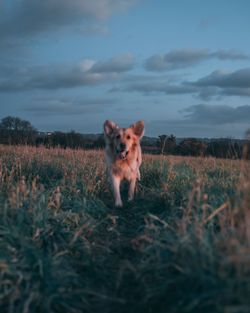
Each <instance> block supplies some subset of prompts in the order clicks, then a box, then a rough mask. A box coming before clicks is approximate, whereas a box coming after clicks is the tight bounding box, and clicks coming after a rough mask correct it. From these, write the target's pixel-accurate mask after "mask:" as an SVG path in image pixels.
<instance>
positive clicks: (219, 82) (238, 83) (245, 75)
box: [193, 68, 250, 88]
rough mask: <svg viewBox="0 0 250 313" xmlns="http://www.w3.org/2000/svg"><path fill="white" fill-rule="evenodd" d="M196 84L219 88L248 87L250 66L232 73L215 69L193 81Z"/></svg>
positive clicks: (249, 86) (249, 84) (249, 83)
mask: <svg viewBox="0 0 250 313" xmlns="http://www.w3.org/2000/svg"><path fill="white" fill-rule="evenodd" d="M193 85H196V86H205V87H206V86H216V87H220V88H227V87H229V88H250V68H243V69H240V70H237V71H235V72H232V73H225V72H223V71H215V72H212V73H211V74H210V75H208V76H205V77H203V78H201V79H199V80H197V81H196V82H194V83H193Z"/></svg>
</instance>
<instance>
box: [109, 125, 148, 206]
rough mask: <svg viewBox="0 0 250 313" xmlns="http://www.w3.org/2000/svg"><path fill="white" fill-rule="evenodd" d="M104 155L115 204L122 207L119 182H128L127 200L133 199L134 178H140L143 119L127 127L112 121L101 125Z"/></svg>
mask: <svg viewBox="0 0 250 313" xmlns="http://www.w3.org/2000/svg"><path fill="white" fill-rule="evenodd" d="M103 129H104V139H105V144H106V147H105V157H106V161H107V164H108V170H109V175H110V180H111V184H112V188H113V193H114V199H115V206H116V207H122V205H123V204H122V200H121V194H120V184H121V181H122V180H127V181H128V182H129V190H128V201H132V200H133V199H134V192H135V185H136V180H137V179H138V180H140V166H141V163H142V152H141V146H140V140H141V138H142V137H143V135H144V121H138V122H136V123H135V124H133V125H131V126H130V127H128V128H120V127H119V126H118V125H117V124H115V123H114V122H112V121H109V120H107V121H105V123H104V125H103Z"/></svg>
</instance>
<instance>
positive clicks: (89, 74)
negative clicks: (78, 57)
mask: <svg viewBox="0 0 250 313" xmlns="http://www.w3.org/2000/svg"><path fill="white" fill-rule="evenodd" d="M132 68H133V57H132V55H130V54H127V55H122V56H118V57H116V58H113V59H110V60H107V61H100V62H98V61H95V60H91V59H85V60H82V61H81V62H79V63H78V64H75V65H57V66H56V65H55V66H37V67H24V68H16V67H12V66H2V71H0V72H1V76H0V92H11V91H13V92H14V91H27V90H34V89H43V90H46V89H47V90H56V89H60V88H75V87H83V86H93V85H97V84H106V83H108V82H111V81H114V80H117V79H119V78H120V75H121V74H122V72H126V71H129V70H131V69H132Z"/></svg>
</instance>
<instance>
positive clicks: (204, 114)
mask: <svg viewBox="0 0 250 313" xmlns="http://www.w3.org/2000/svg"><path fill="white" fill-rule="evenodd" d="M182 113H184V114H185V119H186V120H189V121H191V122H199V123H205V124H210V125H218V124H228V123H244V122H246V123H250V119H249V116H250V105H243V106H238V107H231V106H228V105H207V104H198V105H192V106H190V107H188V108H186V109H184V110H182Z"/></svg>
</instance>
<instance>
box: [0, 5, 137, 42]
mask: <svg viewBox="0 0 250 313" xmlns="http://www.w3.org/2000/svg"><path fill="white" fill-rule="evenodd" d="M135 2H136V0H116V1H113V0H95V1H83V0H71V1H68V0H53V1H51V0H43V1H40V0H20V1H18V0H13V1H12V3H8V1H7V0H6V1H5V2H3V8H2V10H3V13H2V14H1V15H0V37H2V38H7V37H10V36H14V37H19V36H25V37H27V36H30V35H34V34H36V33H39V32H46V31H48V30H57V29H59V28H61V27H65V26H72V24H75V23H77V22H84V21H88V20H91V19H98V20H103V19H106V18H107V17H109V16H110V15H112V14H113V13H115V12H117V11H123V10H126V9H128V8H129V7H130V6H131V5H133V4H134V3H135Z"/></svg>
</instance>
